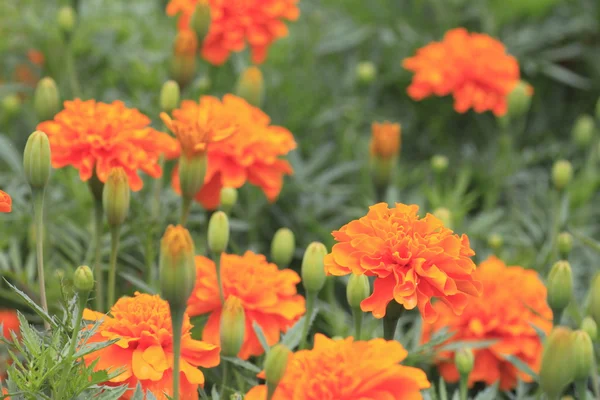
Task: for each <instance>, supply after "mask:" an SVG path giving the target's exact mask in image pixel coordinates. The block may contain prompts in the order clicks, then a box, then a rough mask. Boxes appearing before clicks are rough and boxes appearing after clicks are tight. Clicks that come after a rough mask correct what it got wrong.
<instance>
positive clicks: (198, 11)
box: [190, 0, 211, 43]
mask: <svg viewBox="0 0 600 400" xmlns="http://www.w3.org/2000/svg"><path fill="white" fill-rule="evenodd" d="M210 21H211V16H210V5H209V4H208V0H199V1H198V2H197V3H196V8H195V9H194V12H193V13H192V18H191V19H190V27H191V28H192V29H193V30H194V32H196V36H197V37H198V41H199V42H200V43H202V41H203V40H204V38H205V37H206V35H208V31H209V30H210Z"/></svg>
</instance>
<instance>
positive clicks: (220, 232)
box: [208, 211, 229, 254]
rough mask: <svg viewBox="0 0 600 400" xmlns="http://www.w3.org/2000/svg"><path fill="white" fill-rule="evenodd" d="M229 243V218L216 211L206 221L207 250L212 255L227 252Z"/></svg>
mask: <svg viewBox="0 0 600 400" xmlns="http://www.w3.org/2000/svg"><path fill="white" fill-rule="evenodd" d="M228 243H229V218H228V217H227V214H225V213H224V212H223V211H216V212H215V213H213V215H212V216H211V217H210V221H208V248H209V249H210V251H212V252H213V253H214V254H221V253H223V252H224V251H225V250H227V244H228Z"/></svg>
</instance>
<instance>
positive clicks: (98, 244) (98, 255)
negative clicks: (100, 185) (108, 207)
mask: <svg viewBox="0 0 600 400" xmlns="http://www.w3.org/2000/svg"><path fill="white" fill-rule="evenodd" d="M103 217H104V211H103V209H102V200H98V199H95V200H94V252H95V254H94V275H95V277H94V278H95V279H96V311H98V312H102V310H103V309H104V275H103V274H102V266H101V265H100V264H101V262H102V224H103V222H104V220H103Z"/></svg>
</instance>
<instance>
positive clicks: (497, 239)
mask: <svg viewBox="0 0 600 400" xmlns="http://www.w3.org/2000/svg"><path fill="white" fill-rule="evenodd" d="M487 242H488V246H490V248H491V249H492V250H499V249H501V248H502V246H503V245H504V238H503V237H502V235H500V234H498V233H492V234H490V235H489V236H488V239H487Z"/></svg>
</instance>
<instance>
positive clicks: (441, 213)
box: [433, 207, 452, 229]
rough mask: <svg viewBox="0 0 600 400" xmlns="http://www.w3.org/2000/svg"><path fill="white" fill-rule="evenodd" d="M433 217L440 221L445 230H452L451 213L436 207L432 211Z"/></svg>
mask: <svg viewBox="0 0 600 400" xmlns="http://www.w3.org/2000/svg"><path fill="white" fill-rule="evenodd" d="M433 215H434V216H435V217H436V218H437V219H439V220H440V221H442V223H443V224H444V226H445V227H446V228H449V229H452V212H451V211H450V210H448V209H447V208H446V207H438V208H436V209H435V210H433Z"/></svg>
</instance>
